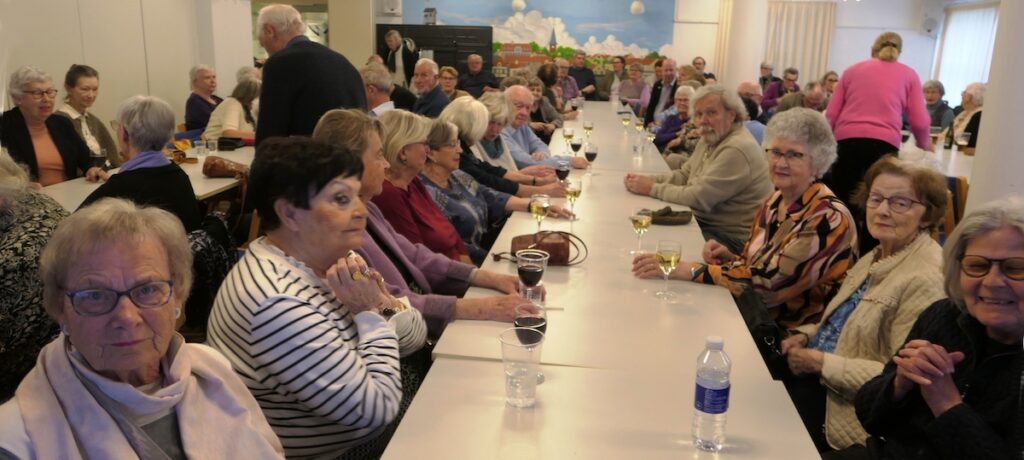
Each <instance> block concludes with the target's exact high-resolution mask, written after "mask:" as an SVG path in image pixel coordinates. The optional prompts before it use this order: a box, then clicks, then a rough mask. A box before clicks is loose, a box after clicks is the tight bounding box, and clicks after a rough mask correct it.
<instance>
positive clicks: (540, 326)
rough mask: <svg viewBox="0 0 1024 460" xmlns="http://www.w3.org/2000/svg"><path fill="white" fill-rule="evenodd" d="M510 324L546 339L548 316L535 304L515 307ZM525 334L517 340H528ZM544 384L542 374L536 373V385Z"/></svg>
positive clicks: (540, 372)
mask: <svg viewBox="0 0 1024 460" xmlns="http://www.w3.org/2000/svg"><path fill="white" fill-rule="evenodd" d="M512 324H513V325H514V326H515V327H516V328H517V329H533V330H535V331H537V332H540V333H541V334H544V336H545V337H547V333H548V331H547V329H548V314H547V311H546V310H544V307H542V306H540V305H537V304H536V303H525V304H522V305H519V306H517V307H516V319H515V320H514V321H512ZM524 335H525V334H522V333H521V334H520V335H519V340H520V341H524V340H529V337H528V336H524ZM542 383H544V372H542V371H540V370H538V371H537V385H540V384H542Z"/></svg>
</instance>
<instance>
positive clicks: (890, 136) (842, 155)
mask: <svg viewBox="0 0 1024 460" xmlns="http://www.w3.org/2000/svg"><path fill="white" fill-rule="evenodd" d="M902 49H903V38H902V37H900V36H899V34H897V33H895V32H885V33H883V34H881V35H879V36H878V38H876V39H875V43H874V45H872V46H871V59H867V60H864V61H861V62H858V63H856V64H854V65H852V66H850V67H849V68H847V69H846V70H845V71H844V72H843V76H842V78H840V79H839V84H838V85H836V88H835V92H834V93H833V94H832V99H830V101H829V104H828V109H827V110H826V112H825V115H826V117H827V118H828V122H829V124H830V125H832V131H833V132H834V133H835V136H836V141H837V142H838V148H837V150H838V154H839V158H838V159H837V160H836V163H835V164H834V165H833V166H832V176H831V179H828V180H827V182H826V183H827V185H828V186H829V188H831V189H832V191H833V192H835V194H836V196H837V197H839V199H841V200H843V201H844V202H845V203H846V204H847V206H850V205H851V204H852V203H851V202H850V196H851V195H852V194H853V192H854V189H856V187H857V185H858V184H859V183H860V182H861V180H862V179H863V178H864V173H866V172H867V170H868V168H870V167H871V165H873V164H875V161H878V159H879V158H882V156H884V155H886V154H894V153H896V152H898V151H899V145H900V141H901V135H900V128H901V127H902V125H903V115H904V114H905V115H907V119H908V120H909V122H910V130H911V132H913V134H914V138H915V139H916V140H917V145H918V146H919V147H921V148H923V149H925V150H930V149H931V140H930V138H929V131H928V125H929V124H930V123H931V118H929V116H928V110H927V108H925V101H924V96H923V94H924V93H923V92H922V91H921V79H920V78H919V77H918V76H917V72H915V71H914V69H912V68H910V67H909V66H907V65H905V64H901V63H899V62H897V59H899V56H900V51H901V50H902ZM850 209H854V207H850ZM859 211H860V212H858V213H857V214H859V215H860V216H863V209H861V210H859ZM857 220H859V221H860V224H861V225H860V226H859V227H860V228H858V230H859V231H858V235H864V236H865V237H864V238H861V240H860V243H861V245H860V246H861V247H860V253H861V254H866V253H867V251H869V250H871V248H873V247H875V246H876V245H877V244H878V241H877V240H875V239H874V238H870V237H869V236H868V232H866V231H864V230H866V229H865V228H864V227H863V218H862V217H860V218H858V219H857Z"/></svg>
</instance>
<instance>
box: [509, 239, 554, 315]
mask: <svg viewBox="0 0 1024 460" xmlns="http://www.w3.org/2000/svg"><path fill="white" fill-rule="evenodd" d="M548 257H549V254H548V253H547V252H546V251H541V250H540V249H523V250H521V251H516V269H517V270H518V272H519V284H520V288H519V295H521V296H523V298H524V299H527V300H531V301H535V303H538V304H539V303H541V301H542V300H543V299H542V297H543V291H542V289H541V287H540V284H541V278H543V277H544V269H546V268H547V266H548Z"/></svg>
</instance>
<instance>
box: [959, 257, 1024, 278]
mask: <svg viewBox="0 0 1024 460" xmlns="http://www.w3.org/2000/svg"><path fill="white" fill-rule="evenodd" d="M995 264H999V270H1000V271H1002V272H1003V275H1006V277H1007V278H1010V279H1012V280H1014V281H1024V257H1008V258H1006V259H989V258H988V257H983V256H964V257H963V258H962V259H960V271H962V272H964V274H965V275H967V276H970V277H971V278H981V277H983V276H985V275H988V272H990V271H992V266H993V265H995Z"/></svg>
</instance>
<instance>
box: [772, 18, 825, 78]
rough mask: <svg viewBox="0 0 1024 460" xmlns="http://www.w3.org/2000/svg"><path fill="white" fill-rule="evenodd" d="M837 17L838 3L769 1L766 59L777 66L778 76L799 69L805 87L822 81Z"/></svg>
mask: <svg viewBox="0 0 1024 460" xmlns="http://www.w3.org/2000/svg"><path fill="white" fill-rule="evenodd" d="M835 16H836V4H835V2H782V1H769V2H768V36H767V37H766V40H765V46H766V48H765V56H766V58H765V59H766V60H767V61H768V62H770V63H772V64H773V65H774V66H775V75H777V76H779V77H782V71H783V70H784V69H785V68H787V67H795V68H796V69H797V70H799V71H800V78H799V80H798V81H799V82H800V84H801V85H803V84H805V83H806V82H809V81H817V80H818V79H820V78H821V76H822V75H823V74H824V73H825V71H826V67H827V66H828V53H829V50H830V49H831V47H832V30H833V29H834V28H835Z"/></svg>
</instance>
